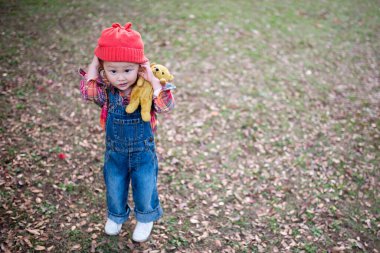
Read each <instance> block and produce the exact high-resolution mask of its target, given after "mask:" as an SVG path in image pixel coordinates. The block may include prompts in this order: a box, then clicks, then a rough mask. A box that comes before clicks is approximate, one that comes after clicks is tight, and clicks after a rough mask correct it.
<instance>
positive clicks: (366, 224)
mask: <svg viewBox="0 0 380 253" xmlns="http://www.w3.org/2000/svg"><path fill="white" fill-rule="evenodd" d="M123 2H125V1H119V0H115V1H109V2H108V3H106V2H105V1H89V0H86V1H58V0H56V1H8V2H7V3H5V1H2V2H0V9H1V15H0V21H1V27H2V29H1V37H0V40H1V51H0V57H1V65H0V66H1V67H0V74H1V77H0V78H1V94H0V113H1V114H0V119H1V125H0V133H1V141H0V148H1V149H0V152H1V158H0V161H1V170H0V173H1V177H0V203H1V204H0V245H1V250H3V251H4V252H35V251H50V252H69V251H76V252H120V251H121V252H126V251H134V252H143V251H145V252H171V251H178V252H207V251H209V252H216V251H221V252H308V253H312V252H379V250H378V249H379V248H380V232H379V229H380V202H379V199H380V198H379V197H380V196H379V186H380V185H379V176H380V172H379V162H380V157H379V155H380V152H379V144H380V119H379V118H380V104H379V101H380V65H379V62H380V43H379V41H380V3H379V2H378V1H375V0H373V1H370V0H363V1H359V0H355V1H344V0H339V1H290V0H285V1H274V0H266V1H242V0H237V1H209V2H208V3H206V2H205V1H174V0H171V1H170V0H168V1H128V2H130V3H127V4H125V3H123ZM126 21H132V22H133V23H134V27H135V28H136V29H138V30H139V31H140V32H141V34H142V35H143V39H144V41H145V44H146V54H147V55H148V57H149V58H150V59H151V60H152V61H155V62H159V63H162V64H165V65H166V66H168V67H169V69H170V70H171V71H172V72H173V73H174V75H175V84H176V85H177V87H178V89H177V91H176V92H175V97H176V100H177V106H176V109H175V111H174V112H173V113H171V114H169V115H166V116H161V117H160V126H159V130H158V135H157V150H158V155H159V158H160V170H161V171H160V175H159V192H160V198H161V202H162V205H163V208H164V211H165V216H164V218H163V219H161V220H160V221H159V222H158V223H157V224H156V225H155V228H154V231H153V234H152V237H151V239H150V241H149V242H147V243H144V244H133V243H132V242H131V240H130V237H131V232H132V230H133V227H134V224H135V221H134V217H133V216H132V217H131V221H130V222H127V223H126V224H124V226H123V230H122V233H121V235H119V236H116V237H109V236H106V235H105V234H104V233H103V226H104V222H105V199H104V193H105V189H104V184H103V179H102V161H103V155H102V153H103V149H104V143H103V139H104V134H103V133H102V131H101V129H100V127H99V126H98V117H99V109H98V108H97V107H96V106H95V105H92V104H85V103H83V101H82V100H81V97H80V93H79V89H78V85H79V82H78V81H79V76H78V75H77V74H76V70H77V69H78V67H85V66H86V65H87V64H88V63H89V61H90V60H91V58H92V56H91V54H92V52H93V51H92V50H93V48H94V45H95V43H96V39H97V37H98V35H99V34H100V31H101V29H103V28H105V27H107V26H109V25H111V24H112V23H113V22H120V23H125V22H126ZM131 204H132V203H131ZM376 249H377V250H376Z"/></svg>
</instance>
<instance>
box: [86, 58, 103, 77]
mask: <svg viewBox="0 0 380 253" xmlns="http://www.w3.org/2000/svg"><path fill="white" fill-rule="evenodd" d="M99 66H100V63H99V59H98V57H96V56H94V58H93V59H92V62H91V63H90V65H88V73H87V80H96V79H97V78H98V75H99V73H98V69H99Z"/></svg>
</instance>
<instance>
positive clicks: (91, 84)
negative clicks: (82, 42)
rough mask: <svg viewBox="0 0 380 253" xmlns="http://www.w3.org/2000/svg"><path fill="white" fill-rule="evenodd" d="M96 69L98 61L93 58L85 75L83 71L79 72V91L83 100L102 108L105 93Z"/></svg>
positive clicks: (96, 58)
mask: <svg viewBox="0 0 380 253" xmlns="http://www.w3.org/2000/svg"><path fill="white" fill-rule="evenodd" d="M98 69H99V60H98V57H96V56H94V58H93V60H92V62H91V63H90V65H89V66H88V73H87V74H86V72H85V71H84V70H82V69H80V70H79V74H80V75H81V76H82V80H81V82H80V91H81V94H82V98H83V99H84V100H86V101H92V102H94V103H95V104H97V105H99V106H100V107H102V106H103V105H104V103H105V101H106V91H105V84H104V83H103V82H101V78H99V74H98Z"/></svg>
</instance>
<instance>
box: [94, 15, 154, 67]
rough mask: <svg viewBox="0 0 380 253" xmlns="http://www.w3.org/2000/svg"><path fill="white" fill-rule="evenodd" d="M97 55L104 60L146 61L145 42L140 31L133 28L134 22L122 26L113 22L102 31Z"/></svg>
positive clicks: (96, 50) (96, 49)
mask: <svg viewBox="0 0 380 253" xmlns="http://www.w3.org/2000/svg"><path fill="white" fill-rule="evenodd" d="M94 52H95V55H96V56H97V57H98V58H100V59H102V60H103V61H115V62H134V63H144V62H146V61H148V59H147V58H146V57H145V56H144V43H143V41H142V39H141V35H140V33H138V32H137V31H135V30H132V24H131V23H130V22H128V23H126V24H125V26H124V27H122V26H121V25H120V24H119V23H113V24H112V27H109V28H106V29H104V30H103V31H102V34H101V35H100V37H99V39H98V45H97V47H96V48H95V51H94Z"/></svg>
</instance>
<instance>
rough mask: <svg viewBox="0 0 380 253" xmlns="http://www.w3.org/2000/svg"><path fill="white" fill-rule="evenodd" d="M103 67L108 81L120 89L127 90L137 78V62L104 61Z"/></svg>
mask: <svg viewBox="0 0 380 253" xmlns="http://www.w3.org/2000/svg"><path fill="white" fill-rule="evenodd" d="M103 67H104V71H105V75H106V78H107V79H108V81H109V82H110V83H111V84H112V85H113V86H115V87H116V88H118V89H119V90H121V91H125V90H127V89H128V88H129V87H131V85H133V84H134V83H135V82H136V80H137V76H138V71H139V64H137V63H131V62H107V61H105V62H104V63H103Z"/></svg>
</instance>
